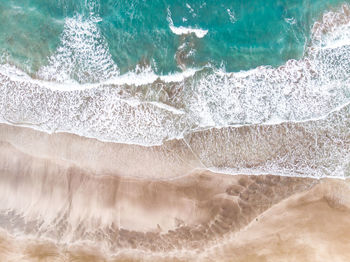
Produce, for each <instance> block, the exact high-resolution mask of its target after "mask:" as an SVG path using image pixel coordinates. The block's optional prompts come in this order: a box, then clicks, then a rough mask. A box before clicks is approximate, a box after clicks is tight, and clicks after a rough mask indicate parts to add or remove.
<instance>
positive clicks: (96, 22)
mask: <svg viewBox="0 0 350 262" xmlns="http://www.w3.org/2000/svg"><path fill="white" fill-rule="evenodd" d="M340 3H342V1H338V0H331V1H329V0H327V1H326V0H316V1H311V0H291V1H281V0H267V1H257V0H249V1H242V0H233V1H232V0H231V1H228V0H224V1H208V0H205V1H198V0H194V1H178V0H175V1H158V0H156V1H144V0H136V1H135V0H133V1H111V0H47V1H40V0H1V1H0V25H1V27H0V51H1V53H2V54H7V58H8V59H9V60H10V61H11V62H12V63H14V64H15V65H16V66H18V67H20V68H21V69H23V70H25V71H27V72H28V73H30V74H35V73H36V72H37V71H38V70H39V69H40V68H41V67H42V66H44V65H46V64H48V57H50V56H51V55H53V54H54V53H55V51H56V50H57V48H58V47H59V45H60V42H61V39H62V34H63V32H64V29H65V25H66V24H67V18H71V19H77V20H80V21H81V22H83V21H84V20H85V21H92V22H91V23H92V24H93V26H94V27H96V28H93V29H91V28H90V29H91V32H92V31H93V30H97V31H98V33H99V34H100V35H99V36H98V37H97V39H96V41H97V42H99V41H103V42H104V45H105V48H107V49H108V51H106V52H109V53H110V55H111V58H112V59H113V61H114V62H115V63H116V65H117V66H118V68H119V70H120V73H122V74H123V73H126V72H128V71H130V70H133V69H135V67H136V66H137V65H140V64H147V65H151V66H152V68H153V70H154V71H155V72H156V73H157V74H161V75H164V74H169V73H171V72H181V71H182V69H183V68H184V67H186V68H188V67H192V68H200V67H203V66H206V65H208V64H210V65H212V66H214V67H224V68H225V69H226V70H227V71H229V72H232V71H240V70H247V69H251V68H254V67H257V66H260V65H271V66H279V65H281V64H283V63H284V62H285V61H287V60H288V59H291V58H295V59H298V58H300V57H301V56H302V55H303V51H304V48H305V45H306V44H308V41H309V39H310V30H311V28H312V25H313V23H314V22H315V21H316V20H317V19H319V18H320V17H321V15H322V14H323V12H325V11H326V10H330V9H332V8H335V7H338V6H339V4H340ZM170 19H171V21H172V23H173V25H174V27H178V28H179V27H185V28H193V29H202V30H207V33H206V34H205V36H204V37H202V38H199V37H196V34H194V33H192V34H182V35H176V34H174V33H173V32H172V30H171V28H170V27H169V21H170ZM83 27H84V26H82V28H83ZM82 28H81V30H83V29H82ZM75 29H76V30H75V31H74V29H73V30H72V31H74V32H72V34H80V33H83V34H84V33H88V31H89V28H88V29H87V28H86V27H85V29H87V31H86V32H78V29H77V28H75ZM95 33H96V32H95Z"/></svg>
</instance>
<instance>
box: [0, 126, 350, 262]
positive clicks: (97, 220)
mask: <svg viewBox="0 0 350 262" xmlns="http://www.w3.org/2000/svg"><path fill="white" fill-rule="evenodd" d="M179 143H180V144H181V143H184V142H181V141H177V142H176V143H173V144H168V145H166V146H165V147H140V146H133V145H120V144H113V143H105V142H100V141H97V140H95V139H88V138H83V137H79V136H76V135H71V134H65V133H60V134H52V135H49V134H45V133H41V132H38V131H34V130H32V129H28V128H22V127H13V126H8V125H0V228H1V233H0V261H194V260H198V261H330V260H331V261H348V259H349V258H350V252H349V251H348V250H350V244H348V241H346V240H347V239H348V238H349V236H350V229H349V228H350V226H349V225H350V212H349V207H350V201H349V198H348V195H349V193H350V192H349V186H348V182H347V181H346V180H338V179H323V180H317V179H311V178H302V177H300V178H296V177H294V178H293V177H282V176H276V175H273V174H271V175H261V176H253V175H249V176H248V175H244V174H242V175H235V176H232V175H227V174H218V173H213V172H210V171H207V170H205V169H204V166H203V165H202V163H201V161H200V160H199V159H198V157H196V154H195V153H194V152H193V151H191V148H190V147H188V146H186V145H184V146H179ZM174 152H176V154H174Z"/></svg>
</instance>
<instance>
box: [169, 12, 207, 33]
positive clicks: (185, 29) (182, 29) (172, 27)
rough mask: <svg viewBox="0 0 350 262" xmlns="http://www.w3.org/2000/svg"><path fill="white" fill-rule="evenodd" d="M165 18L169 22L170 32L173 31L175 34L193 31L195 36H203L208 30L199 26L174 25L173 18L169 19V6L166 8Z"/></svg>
mask: <svg viewBox="0 0 350 262" xmlns="http://www.w3.org/2000/svg"><path fill="white" fill-rule="evenodd" d="M167 20H168V22H169V28H170V30H171V32H173V33H174V34H175V35H188V34H192V33H193V34H195V35H196V37H198V38H203V37H204V36H205V35H206V34H207V33H208V30H205V29H201V28H191V27H184V26H179V27H176V26H175V25H174V22H173V20H172V19H171V12H170V9H169V8H168V16H167Z"/></svg>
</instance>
